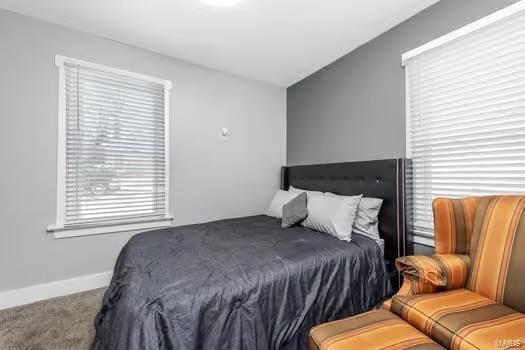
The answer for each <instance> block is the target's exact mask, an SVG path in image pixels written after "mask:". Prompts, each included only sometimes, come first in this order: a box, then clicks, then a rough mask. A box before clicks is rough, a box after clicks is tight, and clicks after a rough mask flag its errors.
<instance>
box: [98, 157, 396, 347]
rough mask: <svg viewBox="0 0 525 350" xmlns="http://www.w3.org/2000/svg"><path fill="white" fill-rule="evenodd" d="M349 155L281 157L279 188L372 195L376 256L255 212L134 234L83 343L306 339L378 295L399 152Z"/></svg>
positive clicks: (385, 279) (392, 232)
mask: <svg viewBox="0 0 525 350" xmlns="http://www.w3.org/2000/svg"><path fill="white" fill-rule="evenodd" d="M358 163H360V164H358ZM358 163H340V164H332V165H312V166H302V167H285V168H283V172H282V173H283V174H282V187H283V188H287V187H288V186H289V185H293V186H295V187H300V188H305V189H309V190H322V191H333V192H337V193H340V194H355V193H364V194H365V195H369V196H372V195H374V196H377V197H379V196H380V195H381V198H383V199H384V200H385V202H384V208H383V209H382V212H381V214H380V220H381V219H383V220H384V221H385V222H381V224H380V230H381V231H382V232H385V230H386V234H385V235H384V239H385V254H384V255H383V253H382V252H381V249H380V247H379V245H378V244H377V243H376V242H375V241H373V240H371V239H369V238H367V237H364V236H360V235H357V234H356V235H353V236H352V241H351V242H344V241H340V240H338V239H336V238H334V237H332V236H329V235H327V234H323V233H320V232H317V231H313V230H310V229H307V228H304V227H301V226H294V227H292V228H288V229H282V228H281V227H280V220H279V219H275V218H270V217H267V216H263V215H260V216H252V217H244V218H237V219H228V220H221V221H215V222H210V223H205V224H197V225H189V226H181V227H173V228H168V229H160V230H155V231H150V232H145V233H141V234H138V235H136V236H134V237H133V238H132V239H131V240H130V241H129V242H128V243H127V244H126V246H125V247H124V248H123V249H122V251H121V253H120V255H119V257H118V260H117V263H116V266H115V271H114V275H113V279H112V281H111V284H110V286H109V288H108V290H107V292H106V294H105V296H104V299H103V303H102V307H101V310H100V312H99V314H98V315H97V317H96V320H95V328H96V335H95V338H94V340H93V343H92V349H127V350H133V349H184V350H186V349H229V350H233V349H306V348H307V341H308V331H309V329H310V328H311V327H312V326H313V325H316V324H319V323H322V322H326V321H330V320H334V319H338V318H342V317H347V316H350V315H353V314H355V313H359V312H363V311H365V310H368V309H370V308H372V307H373V306H375V305H377V304H378V303H380V302H381V301H382V300H383V299H384V298H385V297H386V296H387V295H388V294H389V293H391V292H392V289H391V286H390V281H389V277H390V276H389V274H388V270H387V263H388V261H389V259H390V258H389V256H390V254H395V255H397V254H398V252H397V250H399V242H400V237H399V236H396V235H399V234H400V232H399V222H398V221H399V220H398V218H399V216H398V214H399V213H398V209H399V207H400V204H399V198H398V197H399V193H400V192H399V184H398V180H399V179H398V176H399V169H398V168H399V160H387V161H384V160H383V161H375V163H374V162H358ZM365 163H368V165H367V164H365ZM363 171H364V172H363ZM368 171H373V172H374V173H375V175H374V176H372V177H370V176H369V175H366V176H365V175H364V174H365V173H367V172H368ZM356 176H357V177H356ZM372 178H373V180H372ZM369 187H370V188H369ZM371 188H374V190H371ZM355 191H357V192H355ZM385 257H386V260H385Z"/></svg>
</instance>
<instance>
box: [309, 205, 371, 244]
mask: <svg viewBox="0 0 525 350" xmlns="http://www.w3.org/2000/svg"><path fill="white" fill-rule="evenodd" d="M361 197H362V195H359V196H351V197H349V196H345V197H343V196H325V195H313V196H312V197H311V198H310V199H309V200H308V204H307V207H308V216H307V217H306V219H305V220H304V221H303V222H302V224H301V225H303V226H305V227H308V228H311V229H312V230H316V231H320V232H325V233H328V234H331V235H332V236H335V237H337V238H339V239H341V240H343V241H348V242H349V241H350V240H351V238H352V225H353V224H354V219H355V215H356V212H357V207H358V206H359V202H360V201H361Z"/></svg>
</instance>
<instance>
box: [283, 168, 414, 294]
mask: <svg viewBox="0 0 525 350" xmlns="http://www.w3.org/2000/svg"><path fill="white" fill-rule="evenodd" d="M404 174H405V160H404V159H384V160H372V161H362V162H350V163H334V164H316V165H298V166H289V167H283V168H282V172H281V188H282V189H288V187H289V186H294V187H298V188H302V189H306V190H316V191H322V192H333V193H336V194H341V195H358V194H363V195H364V196H365V197H375V198H382V199H383V205H382V207H381V212H380V213H379V232H380V234H381V238H383V239H384V241H385V259H386V260H387V265H388V266H389V270H390V271H391V272H392V275H391V280H392V282H393V286H394V288H395V289H397V288H396V287H399V283H400V281H399V275H398V274H397V273H395V269H394V260H395V258H397V257H399V256H403V255H405V253H406V252H405V246H406V242H405V219H404V195H403V193H404Z"/></svg>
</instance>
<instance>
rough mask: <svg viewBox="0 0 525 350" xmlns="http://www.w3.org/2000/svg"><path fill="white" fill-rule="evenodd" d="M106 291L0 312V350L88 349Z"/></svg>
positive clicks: (56, 299)
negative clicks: (95, 319)
mask: <svg viewBox="0 0 525 350" xmlns="http://www.w3.org/2000/svg"><path fill="white" fill-rule="evenodd" d="M104 291H105V288H102V289H95V290H91V291H88V292H84V293H79V294H72V295H68V296H65V297H60V298H54V299H49V300H44V301H40V302H37V303H33V304H29V305H23V306H19V307H15V308H11V309H6V310H0V349H2V350H4V349H5V350H22V349H23V350H66V349H67V350H76V349H79V350H80V349H88V348H89V345H90V343H91V340H92V339H93V334H94V329H93V320H94V318H95V315H96V314H97V312H98V310H99V308H100V303H101V301H102V296H103V295H104Z"/></svg>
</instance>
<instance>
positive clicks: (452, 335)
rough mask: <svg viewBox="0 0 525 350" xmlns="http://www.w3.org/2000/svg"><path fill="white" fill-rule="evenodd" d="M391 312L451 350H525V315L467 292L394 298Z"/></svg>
mask: <svg viewBox="0 0 525 350" xmlns="http://www.w3.org/2000/svg"><path fill="white" fill-rule="evenodd" d="M391 311H392V312H394V313H396V314H397V315H399V316H400V317H402V318H403V319H404V320H405V321H407V322H408V323H410V324H411V325H413V326H414V327H416V328H417V329H419V330H420V331H422V332H423V333H425V334H426V335H427V336H429V337H430V338H432V339H434V340H435V341H437V342H438V343H440V344H441V345H443V346H445V347H447V348H449V349H496V348H498V344H509V342H510V343H512V344H523V346H524V348H525V314H522V313H520V312H517V311H516V310H513V309H511V308H509V307H507V306H505V305H502V304H499V303H496V302H494V301H493V300H491V299H488V298H485V297H483V296H481V295H479V294H477V293H474V292H472V291H469V290H466V289H456V290H450V291H446V292H440V293H433V294H422V295H411V296H394V297H393V298H392V306H391ZM518 348H519V349H522V347H515V348H512V349H518Z"/></svg>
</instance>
